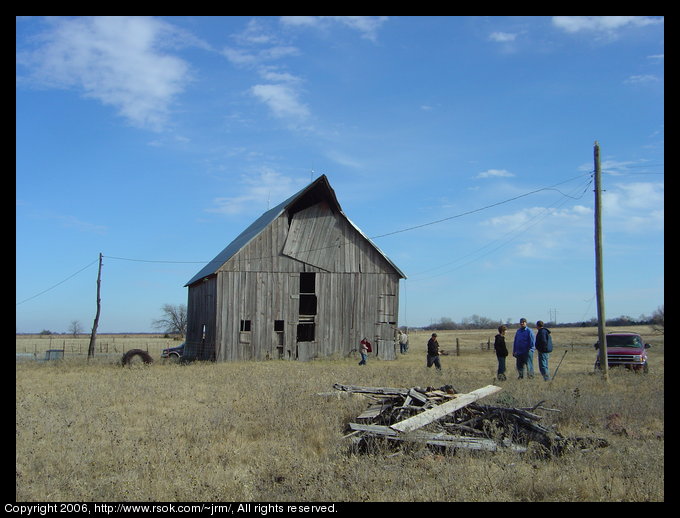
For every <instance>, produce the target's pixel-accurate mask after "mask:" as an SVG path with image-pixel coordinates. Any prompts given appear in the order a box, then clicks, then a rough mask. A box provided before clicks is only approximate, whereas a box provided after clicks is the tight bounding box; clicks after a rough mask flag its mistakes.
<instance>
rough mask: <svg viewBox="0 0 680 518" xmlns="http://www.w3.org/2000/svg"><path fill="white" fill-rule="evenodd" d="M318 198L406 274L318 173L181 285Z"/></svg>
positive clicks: (196, 278)
mask: <svg viewBox="0 0 680 518" xmlns="http://www.w3.org/2000/svg"><path fill="white" fill-rule="evenodd" d="M320 201H326V202H327V203H328V204H329V205H330V206H331V209H332V210H334V211H337V212H338V213H340V214H342V216H343V217H344V218H345V219H346V220H347V222H348V223H349V224H350V225H352V226H353V227H354V228H355V229H356V230H357V232H359V233H360V234H361V235H362V236H363V237H364V238H365V239H366V240H367V241H368V242H369V243H370V244H371V245H372V246H373V247H374V248H375V249H376V250H377V251H378V252H379V253H380V254H381V255H382V256H383V257H384V258H385V260H386V261H387V262H388V263H389V264H390V265H391V266H392V267H393V268H394V269H395V271H396V272H397V273H398V274H399V276H400V277H401V278H404V279H405V278H406V275H404V273H403V272H402V271H401V270H400V269H399V268H397V266H396V265H395V264H394V263H393V262H392V261H391V260H390V259H389V258H388V257H387V256H386V255H385V254H384V253H383V252H382V250H380V249H379V248H378V247H377V246H376V245H375V244H374V243H373V242H372V241H371V240H370V239H369V238H368V237H367V236H366V235H365V234H364V233H363V232H362V231H361V230H360V229H359V227H357V226H356V225H355V224H354V223H352V221H351V220H350V219H349V218H348V217H347V215H345V213H344V212H343V211H342V208H341V207H340V203H338V199H337V198H336V196H335V192H334V191H333V188H332V187H331V185H330V183H329V182H328V178H326V175H321V176H319V178H317V179H316V180H314V181H313V182H312V183H310V184H309V185H308V186H307V187H305V188H304V189H302V190H300V191H298V192H297V193H295V194H293V195H292V196H291V197H290V198H288V199H287V200H285V201H283V202H282V203H280V204H279V205H277V206H276V207H274V208H272V209H269V210H268V211H267V212H265V213H264V214H262V216H260V217H259V218H258V219H256V220H255V221H254V222H253V223H252V224H251V225H250V226H249V227H248V228H246V229H245V230H244V231H243V232H241V234H239V235H238V237H236V239H234V240H233V241H232V242H231V243H229V244H228V245H227V247H226V248H225V249H224V250H222V251H221V252H220V253H219V254H217V256H215V258H214V259H213V260H212V261H210V262H209V263H208V264H207V265H205V266H204V267H203V268H202V269H201V271H199V272H198V273H197V274H196V275H194V276H193V277H192V278H191V280H190V281H189V282H187V283H186V284H185V286H190V285H192V284H194V283H195V282H197V281H200V280H201V279H204V278H205V277H208V276H210V275H213V274H215V273H216V272H217V270H218V269H219V268H220V267H221V266H222V265H223V264H224V263H226V262H227V261H228V260H229V259H231V258H232V257H233V256H234V255H235V254H236V253H237V252H238V251H239V250H241V249H242V248H243V247H244V246H245V245H247V244H248V243H249V242H250V241H251V240H252V239H254V238H255V237H257V235H258V234H260V232H262V231H263V230H264V229H265V228H267V226H268V225H269V224H270V223H272V222H273V221H274V220H275V219H276V218H278V217H279V216H280V215H281V214H282V213H283V212H284V211H288V217H289V218H291V217H292V215H293V214H295V213H296V212H298V211H300V210H303V209H306V208H307V207H310V206H312V205H315V204H316V203H318V202H320Z"/></svg>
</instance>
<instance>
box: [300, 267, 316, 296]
mask: <svg viewBox="0 0 680 518" xmlns="http://www.w3.org/2000/svg"><path fill="white" fill-rule="evenodd" d="M300 293H316V273H314V272H302V273H300Z"/></svg>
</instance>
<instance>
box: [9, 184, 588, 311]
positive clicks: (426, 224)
mask: <svg viewBox="0 0 680 518" xmlns="http://www.w3.org/2000/svg"><path fill="white" fill-rule="evenodd" d="M588 174H589V175H590V174H592V171H591V172H589V173H588ZM582 176H583V174H580V175H578V176H575V177H572V178H569V179H567V180H564V181H562V182H558V183H556V184H553V185H551V186H548V187H541V188H540V189H535V190H533V191H530V192H526V193H523V194H520V195H518V196H513V197H512V198H508V199H506V200H502V201H499V202H496V203H492V204H489V205H486V206H484V207H479V208H477V209H473V210H469V211H466V212H462V213H459V214H455V215H453V216H449V217H446V218H442V219H439V220H436V221H430V222H427V223H423V224H420V225H415V226H412V227H408V228H403V229H400V230H396V231H393V232H388V233H385V234H380V235H376V236H372V237H369V239H379V238H383V237H387V236H391V235H395V234H400V233H403V232H408V231H411V230H416V229H419V228H423V227H426V226H431V225H435V224H438V223H443V222H445V221H450V220H453V219H457V218H460V217H463V216H467V215H470V214H474V213H477V212H481V211H484V210H487V209H490V208H493V207H497V206H500V205H504V204H506V203H510V202H512V201H515V200H518V199H521V198H524V197H526V196H530V195H532V194H536V193H538V192H541V191H546V190H554V191H557V192H559V193H560V194H562V196H563V197H565V201H566V198H573V199H578V198H575V197H573V196H570V195H568V194H565V193H563V192H562V191H560V190H559V189H556V187H557V186H559V185H562V184H564V183H567V182H570V181H572V180H574V179H577V178H581V177H582ZM590 182H592V179H591V181H590ZM590 182H589V183H588V185H589V184H590ZM586 188H587V186H586ZM343 245H344V243H335V244H333V245H330V246H324V247H320V248H319V249H318V250H321V249H324V248H335V247H338V246H343ZM486 246H488V245H486ZM501 246H502V245H501ZM483 248H484V247H482V249H483ZM316 250H317V249H314V250H307V251H306V252H312V251H316ZM494 250H495V249H494ZM492 251H493V250H492ZM489 253H490V252H489ZM103 257H106V258H107V259H115V260H120V261H131V262H142V263H164V264H204V265H207V264H210V263H212V262H217V260H216V259H213V260H211V261H170V260H155V259H134V258H129V257H118V256H109V255H106V256H103ZM273 257H276V256H275V255H271V256H266V257H260V258H249V259H248V260H249V261H252V260H257V259H259V260H264V259H270V258H273ZM98 260H99V259H98V258H97V259H95V260H94V261H93V262H91V263H89V264H88V265H87V266H85V267H83V268H81V269H80V270H78V271H77V272H75V273H74V274H72V275H70V276H68V277H66V278H65V279H63V280H62V281H60V282H58V283H56V284H55V285H53V286H51V287H49V288H47V289H45V290H43V291H41V292H40V293H37V294H35V295H33V296H31V297H28V298H26V299H24V300H22V301H20V302H17V303H16V305H17V306H18V305H20V304H23V303H24V302H28V301H29V300H32V299H34V298H36V297H39V296H40V295H43V294H44V293H47V292H48V291H51V290H53V289H54V288H56V287H57V286H60V285H61V284H63V283H65V282H66V281H68V280H70V279H71V278H73V277H75V276H76V275H78V274H79V273H81V272H83V271H84V270H86V269H87V268H89V267H90V266H92V265H93V264H95V263H96V262H97V261H98ZM435 269H436V268H435Z"/></svg>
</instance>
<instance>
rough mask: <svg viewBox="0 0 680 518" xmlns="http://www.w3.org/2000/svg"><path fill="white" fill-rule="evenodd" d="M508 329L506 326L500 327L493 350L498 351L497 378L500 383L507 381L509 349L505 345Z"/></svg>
mask: <svg viewBox="0 0 680 518" xmlns="http://www.w3.org/2000/svg"><path fill="white" fill-rule="evenodd" d="M507 329H508V328H507V327H506V326H503V325H500V326H498V334H497V335H496V337H495V340H494V342H493V348H494V349H495V350H496V358H498V372H497V373H496V377H497V378H498V379H499V380H500V381H505V380H506V379H507V378H506V377H505V358H506V357H507V356H508V347H507V345H505V331H506V330H507Z"/></svg>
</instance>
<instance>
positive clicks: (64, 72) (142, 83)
mask: <svg viewBox="0 0 680 518" xmlns="http://www.w3.org/2000/svg"><path fill="white" fill-rule="evenodd" d="M50 22H51V27H50V29H49V30H47V31H46V32H44V33H42V34H41V35H40V36H39V45H38V46H37V47H36V48H34V49H33V50H31V51H21V52H18V53H17V62H18V63H19V64H20V65H22V66H25V67H27V68H28V70H29V75H28V77H27V78H24V79H27V80H28V81H29V82H30V83H31V84H35V85H40V86H43V87H52V88H64V89H71V88H73V89H76V90H79V91H81V92H82V93H83V94H84V95H85V96H86V97H90V98H93V99H96V100H98V101H100V102H102V103H103V104H106V105H109V106H113V107H114V108H115V109H116V110H117V111H118V113H119V114H120V115H121V116H123V117H124V118H126V119H127V120H128V121H130V122H131V123H132V124H133V125H135V126H138V127H142V128H148V129H153V130H160V129H162V128H163V127H164V125H165V124H166V122H167V120H168V116H169V113H170V108H171V105H172V103H173V101H174V100H175V99H176V97H177V96H178V95H179V94H180V93H181V92H182V91H183V90H184V88H185V86H186V84H187V83H188V82H189V81H190V69H189V65H188V64H187V63H186V62H185V61H184V60H182V59H180V58H178V57H176V56H173V55H171V54H169V53H167V52H164V51H162V50H161V48H168V47H170V46H174V47H178V46H183V45H194V46H203V47H205V44H203V43H202V42H200V40H198V39H196V38H193V37H191V35H189V34H187V33H185V32H182V31H180V30H178V29H176V28H174V27H173V26H171V25H169V24H167V23H165V22H162V21H159V20H156V19H153V18H147V17H128V16H105V17H76V18H54V19H51V20H50Z"/></svg>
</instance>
